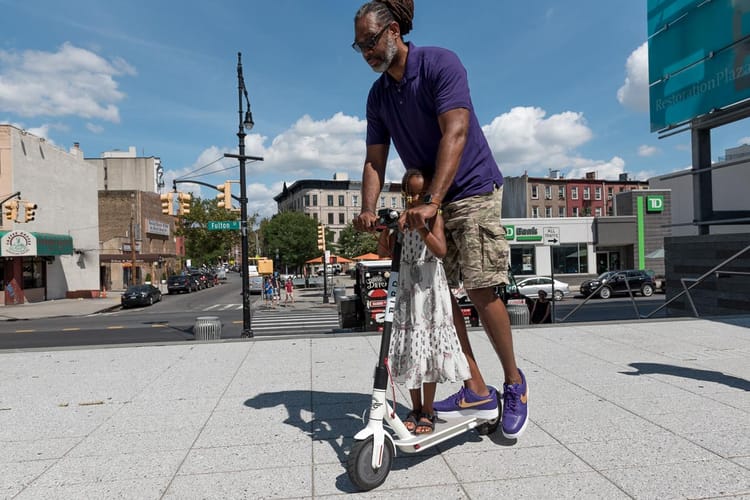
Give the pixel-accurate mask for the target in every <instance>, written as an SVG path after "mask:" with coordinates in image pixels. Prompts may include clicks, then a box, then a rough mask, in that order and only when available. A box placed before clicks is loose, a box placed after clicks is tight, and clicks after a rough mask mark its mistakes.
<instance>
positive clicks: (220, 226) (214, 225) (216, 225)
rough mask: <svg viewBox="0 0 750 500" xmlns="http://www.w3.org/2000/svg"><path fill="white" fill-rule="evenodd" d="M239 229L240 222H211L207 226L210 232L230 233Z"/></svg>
mask: <svg viewBox="0 0 750 500" xmlns="http://www.w3.org/2000/svg"><path fill="white" fill-rule="evenodd" d="M239 228H240V221H238V220H210V221H208V225H207V226H206V229H208V230H209V231H229V230H232V229H239Z"/></svg>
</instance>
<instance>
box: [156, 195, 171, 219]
mask: <svg viewBox="0 0 750 500" xmlns="http://www.w3.org/2000/svg"><path fill="white" fill-rule="evenodd" d="M173 197H174V193H164V194H163V195H161V196H159V198H161V213H163V214H164V215H174V212H173V208H172V207H173V206H174V205H173V204H172V199H173Z"/></svg>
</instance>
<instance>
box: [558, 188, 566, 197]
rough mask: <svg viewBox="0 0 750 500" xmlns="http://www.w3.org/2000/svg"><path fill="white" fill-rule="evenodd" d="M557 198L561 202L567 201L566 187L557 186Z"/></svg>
mask: <svg viewBox="0 0 750 500" xmlns="http://www.w3.org/2000/svg"><path fill="white" fill-rule="evenodd" d="M557 197H558V198H559V199H561V200H564V199H565V186H557Z"/></svg>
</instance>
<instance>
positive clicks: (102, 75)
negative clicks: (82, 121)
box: [0, 42, 136, 123]
mask: <svg viewBox="0 0 750 500" xmlns="http://www.w3.org/2000/svg"><path fill="white" fill-rule="evenodd" d="M134 74H136V71H135V69H134V68H133V67H132V66H130V65H129V64H128V63H127V62H125V61H124V60H123V59H120V58H115V59H113V60H112V61H111V62H110V61H107V60H106V59H104V58H103V57H101V56H99V55H97V54H95V53H94V52H91V51H89V50H86V49H82V48H79V47H76V46H74V45H72V44H71V43H68V42H66V43H64V44H63V45H62V46H61V47H60V48H59V50H58V51H57V52H42V51H34V50H27V51H24V52H21V53H18V52H15V51H3V50H0V111H8V112H12V113H17V114H19V115H21V116H26V117H35V116H79V117H82V118H87V119H99V120H106V121H110V122H114V123H117V122H119V121H120V113H119V109H118V108H117V106H116V105H115V103H117V102H119V101H121V100H122V99H123V98H124V97H125V95H124V94H123V93H122V92H121V91H120V90H119V89H118V83H117V81H116V80H115V77H118V76H122V75H134Z"/></svg>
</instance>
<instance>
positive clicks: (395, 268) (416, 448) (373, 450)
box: [346, 209, 500, 491]
mask: <svg viewBox="0 0 750 500" xmlns="http://www.w3.org/2000/svg"><path fill="white" fill-rule="evenodd" d="M398 218H399V214H398V212H396V211H395V210H390V209H382V210H379V211H378V224H377V225H378V228H382V229H385V230H390V229H395V230H396V244H395V245H394V249H393V255H392V260H391V274H390V276H389V279H388V296H387V301H386V307H385V317H384V322H383V333H382V336H381V338H380V354H379V357H378V364H377V367H376V368H375V380H374V384H373V390H372V403H371V405H370V414H369V419H368V422H367V425H366V426H365V428H364V429H362V430H361V431H359V432H358V433H357V434H356V435H355V436H354V444H353V446H352V449H351V451H350V452H349V458H348V459H347V467H346V469H347V473H348V474H349V479H350V480H351V481H352V483H354V485H355V486H357V487H358V488H360V489H361V490H363V491H367V490H371V489H373V488H376V487H378V486H380V485H381V484H383V482H384V481H385V479H386V477H388V473H389V472H390V470H391V466H392V465H393V459H394V458H395V456H396V448H398V449H400V450H401V451H402V452H404V453H418V452H420V451H424V450H427V449H429V448H431V447H433V446H435V445H437V444H439V443H442V442H443V441H446V440H448V439H451V438H453V437H455V436H457V435H459V434H462V433H464V432H466V431H469V430H472V429H477V432H478V433H479V434H480V435H487V434H491V433H493V432H495V430H497V428H498V425H499V424H500V417H499V414H498V417H496V418H494V419H491V420H487V419H484V418H479V417H476V416H473V417H459V418H455V419H449V420H448V419H446V420H442V419H441V418H440V415H439V414H438V419H437V421H436V422H435V429H434V430H433V431H432V432H430V433H428V434H418V435H415V434H412V433H411V432H409V431H408V430H407V429H406V426H405V425H404V423H403V422H402V421H401V419H400V418H399V417H398V415H396V411H395V409H394V408H392V407H391V406H390V405H389V404H388V401H387V400H386V390H387V388H388V380H389V374H388V366H387V358H388V347H389V345H390V342H391V328H392V324H393V312H394V310H395V307H396V295H397V293H398V292H399V290H398V275H399V270H400V260H401V242H402V234H401V233H400V232H399V231H398ZM404 293H408V291H404ZM394 404H395V402H394ZM385 425H387V426H388V427H390V429H391V430H392V431H393V434H394V435H393V436H392V435H391V433H390V432H387V431H386V429H385Z"/></svg>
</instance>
